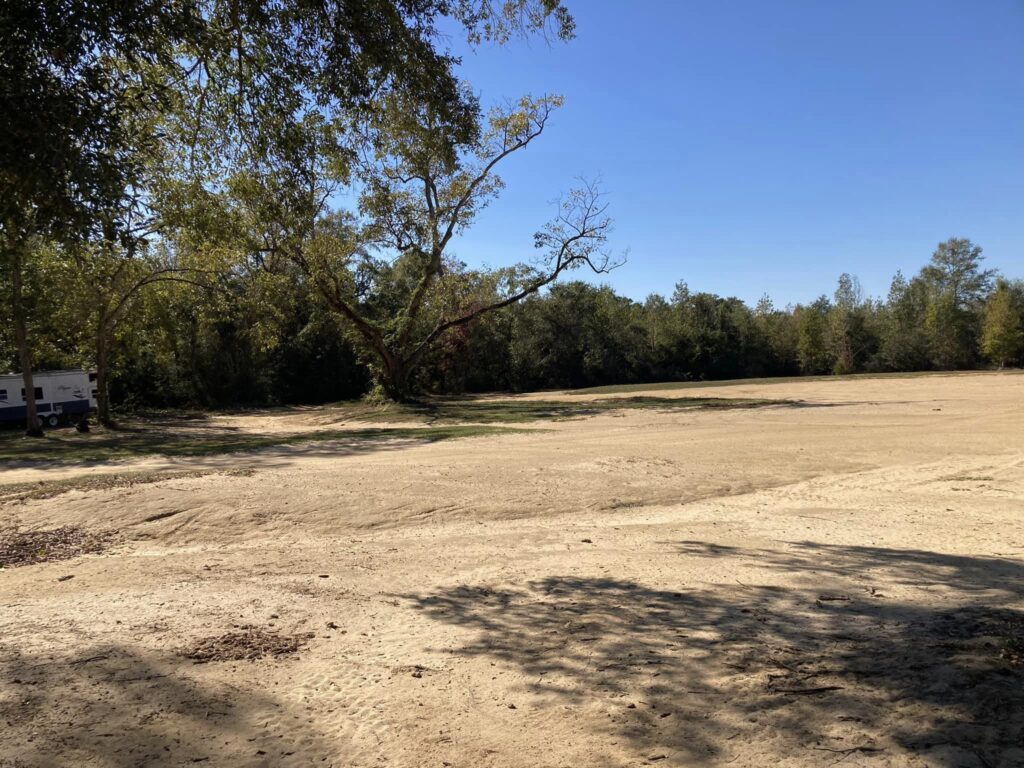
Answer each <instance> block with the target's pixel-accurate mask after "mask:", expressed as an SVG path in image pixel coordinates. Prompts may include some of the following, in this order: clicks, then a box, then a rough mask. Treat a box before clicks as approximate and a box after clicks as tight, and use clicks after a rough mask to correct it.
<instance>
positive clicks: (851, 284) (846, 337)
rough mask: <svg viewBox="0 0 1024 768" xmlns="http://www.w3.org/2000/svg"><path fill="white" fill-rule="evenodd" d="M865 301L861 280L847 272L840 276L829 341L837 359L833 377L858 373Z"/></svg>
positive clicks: (831, 318)
mask: <svg viewBox="0 0 1024 768" xmlns="http://www.w3.org/2000/svg"><path fill="white" fill-rule="evenodd" d="M862 300H863V295H862V293H861V288H860V283H859V282H858V281H857V278H856V277H854V276H852V275H850V274H848V273H846V272H844V273H843V274H842V275H840V276H839V285H838V286H837V287H836V292H835V302H834V303H833V304H832V307H831V310H830V312H829V323H830V334H829V337H830V340H831V346H832V355H833V357H834V358H835V363H834V365H833V373H840V374H842V373H853V372H854V371H856V370H857V363H858V360H857V357H858V352H859V350H858V346H859V344H860V338H859V336H860V333H859V331H860V330H861V328H860V326H861V323H860V317H859V316H858V310H859V308H860V305H861V301H862Z"/></svg>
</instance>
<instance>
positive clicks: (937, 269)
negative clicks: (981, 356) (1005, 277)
mask: <svg viewBox="0 0 1024 768" xmlns="http://www.w3.org/2000/svg"><path fill="white" fill-rule="evenodd" d="M981 253H982V251H981V248H980V247H978V246H976V245H974V243H972V242H971V241H970V240H966V239H962V238H951V239H949V240H947V241H945V242H943V243H939V246H938V248H936V250H935V253H934V254H932V258H931V261H930V262H929V263H928V264H927V265H926V266H925V267H924V268H923V269H922V270H921V274H920V279H921V281H922V282H923V283H924V284H925V285H926V286H927V287H928V292H929V299H928V306H927V309H926V312H925V317H924V325H925V329H926V331H927V333H928V337H929V347H930V356H931V362H932V365H933V366H935V367H936V368H943V369H948V368H962V367H967V366H969V365H971V363H972V362H973V360H974V357H975V354H976V350H977V348H978V343H977V338H978V333H979V317H980V309H981V304H982V301H983V300H984V297H985V296H986V295H987V293H988V292H989V290H991V286H992V280H993V278H994V276H995V270H983V269H981V262H982V260H983V258H984V257H983V256H982V255H981Z"/></svg>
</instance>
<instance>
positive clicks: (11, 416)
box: [0, 368, 96, 427]
mask: <svg viewBox="0 0 1024 768" xmlns="http://www.w3.org/2000/svg"><path fill="white" fill-rule="evenodd" d="M32 385H33V387H34V388H35V391H36V413H37V414H38V416H39V420H40V421H41V422H42V423H43V424H44V425H46V426H49V427H56V426H57V425H59V424H60V423H62V422H68V421H77V420H78V419H80V418H82V417H83V416H85V415H86V414H88V413H90V412H92V411H94V410H96V374H95V373H89V372H88V371H83V370H82V369H80V368H77V369H70V370H66V371H38V372H36V373H33V374H32ZM25 408H26V406H25V380H24V379H23V378H22V377H21V374H20V373H17V374H8V375H6V376H0V422H11V421H21V422H24V421H25Z"/></svg>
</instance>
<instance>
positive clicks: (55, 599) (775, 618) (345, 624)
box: [0, 374, 1024, 768]
mask: <svg viewBox="0 0 1024 768" xmlns="http://www.w3.org/2000/svg"><path fill="white" fill-rule="evenodd" d="M645 394H657V395H660V396H666V397H673V396H687V395H700V396H705V395H707V396H722V397H759V398H788V399H794V400H800V401H803V402H802V404H801V405H800V406H789V407H769V408H761V409H754V410H708V411H672V412H660V411H654V410H631V411H622V412H612V413H605V414H602V415H599V416H595V417H592V418H587V419H580V420H572V421H559V422H552V423H547V424H538V425H536V426H537V427H543V428H544V431H538V432H535V433H530V434H512V435H499V436H490V437H480V438H471V439H464V440H455V441H450V442H442V443H436V444H430V445H424V444H409V443H408V442H403V443H392V444H362V445H360V446H358V447H354V448H353V447H351V446H339V445H336V444H333V443H315V444H309V445H305V446H301V445H300V446H291V447H289V448H287V449H274V450H267V451H264V452H260V453H255V454H247V455H242V456H234V457H224V456H222V457H208V458H202V459H177V460H175V461H173V462H168V461H167V460H161V459H146V460H144V461H139V462H134V463H128V464H125V463H121V464H119V465H118V468H120V469H125V468H132V467H136V466H138V467H147V468H151V467H153V466H160V467H163V466H172V467H173V468H197V467H198V468H213V469H217V468H224V469H226V468H233V467H238V466H244V467H248V468H251V469H253V470H254V472H253V473H252V474H251V475H248V476H244V475H224V474H209V475H205V476H201V477H192V478H176V479H172V480H166V481H162V482H158V483H155V484H149V485H137V486H132V487H126V488H115V489H109V490H97V491H87V492H82V491H72V492H69V493H66V494H63V495H61V496H58V497H55V498H50V499H41V500H35V501H27V502H21V503H16V504H7V505H6V506H0V520H2V521H3V522H8V523H10V522H12V521H14V520H20V521H21V522H22V523H23V524H24V525H28V526H31V527H36V528H47V527H54V526H58V525H72V524H73V525H80V526H84V527H87V528H89V529H90V530H111V531H116V532H117V533H118V534H119V536H120V537H121V541H120V543H119V544H117V545H116V546H115V547H114V548H113V549H112V550H110V551H108V552H106V553H104V554H101V555H93V556H86V557H82V558H78V559H75V560H70V561H64V562H57V563H45V564H40V565H32V566H25V567H19V568H11V569H7V570H4V571H0V766H2V767H3V768H15V767H18V768H21V767H23V766H111V767H117V768H121V767H122V766H123V767H124V768H128V767H129V766H179V765H195V764H200V765H203V764H205V765H211V766H409V767H413V766H417V767H418V766H438V767H439V768H440V767H442V766H457V767H459V768H463V767H465V768H474V767H476V766H543V767H545V768H548V767H550V768H554V767H556V766H559V767H566V768H568V767H573V768H575V767H577V766H640V765H660V766H664V765H672V766H719V765H722V766H724V765H730V766H737V767H739V766H743V767H747V768H761V767H763V766H828V765H835V764H838V765H841V766H872V767H874V766H908V767H909V766H915V767H918V766H920V767H922V768H923V767H925V766H929V767H932V768H954V767H959V766H964V767H969V766H977V768H990V767H995V766H999V767H1001V768H1010V767H1012V766H1024V667H1022V666H1020V665H1015V664H1013V663H1012V659H1009V658H1008V656H1007V651H1006V647H1007V645H1006V643H1007V640H1006V638H1008V637H1013V636H1014V634H1015V633H1016V636H1017V637H1021V635H1022V633H1024V578H1022V577H1024V375H1015V374H985V375H962V376H927V377H907V378H884V379H870V378H865V379H856V380H836V381H820V380H819V381H807V382H796V383H792V382H787V383H779V384H764V385H741V386H731V387H721V388H708V389H701V390H699V391H687V390H667V391H664V392H658V393H655V392H652V393H645ZM572 396H573V395H565V397H572ZM539 397H542V398H544V399H551V398H552V395H551V394H550V393H546V394H543V395H540V396H539ZM233 418H234V419H235V421H234V422H233V425H234V426H235V427H237V428H239V429H246V428H247V422H246V417H244V416H240V417H233ZM288 419H293V420H295V419H305V420H306V421H305V422H304V423H314V422H316V421H317V417H316V414H315V413H314V414H310V413H308V412H296V413H292V414H290V415H289V414H283V415H281V417H280V421H279V422H275V424H277V425H278V426H277V427H276V428H280V429H283V430H284V429H288V428H289V424H292V423H294V421H293V422H289V421H288ZM311 419H312V421H310V420H311ZM260 426H261V428H263V427H264V426H265V419H263V420H262V421H261V425H260ZM254 428H255V427H254ZM100 469H102V468H100ZM47 471H48V470H47ZM57 471H59V472H60V473H61V476H66V475H67V474H74V473H75V472H76V471H85V470H82V469H79V470H76V469H75V468H74V467H70V468H69V467H67V466H65V467H63V468H61V469H60V470H54V472H57ZM92 471H97V470H95V468H94V470H92ZM43 472H44V470H40V469H38V468H31V467H15V468H0V483H3V482H13V481H16V480H24V479H26V478H38V477H43V476H49V475H44V474H41V473H43ZM67 576H73V578H71V579H66V578H65V579H64V580H60V579H62V578H64V577H67ZM248 625H252V626H256V627H260V628H262V629H266V630H274V631H279V632H282V633H289V634H290V633H303V634H304V633H311V634H312V637H311V638H310V639H309V641H308V643H307V645H306V646H305V647H304V648H303V649H302V650H300V651H299V652H297V653H295V654H292V655H288V656H282V657H279V658H264V659H260V660H258V661H229V662H223V661H221V662H211V663H205V664H196V663H194V662H193V661H191V660H189V659H187V658H185V657H183V656H182V655H181V651H182V650H183V649H186V648H188V647H189V646H190V645H192V644H194V643H195V642H197V641H199V640H201V639H203V638H207V637H211V636H216V635H220V634H223V633H226V632H230V631H232V630H233V629H235V628H236V627H239V626H248Z"/></svg>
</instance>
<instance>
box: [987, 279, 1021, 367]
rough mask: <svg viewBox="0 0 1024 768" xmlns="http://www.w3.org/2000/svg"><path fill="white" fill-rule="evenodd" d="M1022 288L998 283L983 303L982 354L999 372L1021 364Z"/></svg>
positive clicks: (1007, 283) (1003, 282)
mask: <svg viewBox="0 0 1024 768" xmlns="http://www.w3.org/2000/svg"><path fill="white" fill-rule="evenodd" d="M1022 294H1024V286H1019V285H1018V286H1017V288H1016V290H1014V286H1013V285H1011V284H1010V283H1009V282H1007V281H1006V280H999V281H998V282H997V283H996V289H995V291H993V292H992V295H991V296H989V299H988V301H987V302H986V303H985V315H984V322H983V325H982V334H981V350H982V352H983V353H984V354H985V355H986V357H988V358H989V359H990V360H992V361H994V362H997V363H999V367H1000V368H1005V367H1006V366H1007V365H1008V364H1011V363H1014V362H1017V361H1018V360H1020V358H1021V355H1022V354H1024V321H1022V317H1021V316H1022V314H1024V303H1022V302H1021V298H1022Z"/></svg>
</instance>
